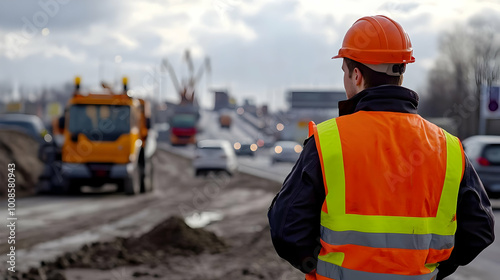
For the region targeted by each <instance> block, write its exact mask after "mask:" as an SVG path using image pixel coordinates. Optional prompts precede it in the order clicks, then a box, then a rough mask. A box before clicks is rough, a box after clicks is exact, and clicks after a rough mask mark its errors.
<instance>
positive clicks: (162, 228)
mask: <svg viewBox="0 0 500 280" xmlns="http://www.w3.org/2000/svg"><path fill="white" fill-rule="evenodd" d="M227 248H228V246H227V245H226V243H225V242H224V241H223V240H221V239H219V238H218V237H217V236H216V235H215V234H214V233H212V232H209V231H206V230H204V229H193V228H190V227H189V226H188V225H186V223H185V222H184V220H183V219H181V218H179V217H171V218H168V219H167V220H165V221H163V222H162V223H160V224H158V225H157V226H156V227H155V228H153V229H152V230H151V231H149V232H147V233H145V234H144V235H142V236H140V237H131V238H116V239H115V240H113V241H111V242H95V243H92V244H90V245H84V246H82V248H81V249H80V250H78V251H76V252H69V253H66V254H64V255H63V256H59V257H58V258H57V259H56V260H55V261H53V262H42V263H41V264H40V267H39V268H31V269H30V270H29V271H28V272H24V273H18V274H15V275H14V274H9V275H8V277H7V279H66V278H65V277H64V276H63V274H61V272H60V270H63V269H67V268H93V269H112V268H115V267H120V266H130V265H141V264H146V265H153V266H155V265H159V264H161V263H167V262H168V260H169V257H172V256H193V255H198V254H201V253H204V252H206V253H210V254H216V253H220V252H223V251H224V250H226V249H227ZM49 276H50V277H49ZM9 277H10V278H9Z"/></svg>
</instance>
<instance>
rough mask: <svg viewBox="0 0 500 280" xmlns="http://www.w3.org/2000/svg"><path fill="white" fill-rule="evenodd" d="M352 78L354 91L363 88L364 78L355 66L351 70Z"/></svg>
mask: <svg viewBox="0 0 500 280" xmlns="http://www.w3.org/2000/svg"><path fill="white" fill-rule="evenodd" d="M352 80H353V82H354V86H355V87H356V92H360V91H362V90H364V89H365V78H364V77H363V74H362V73H361V71H360V70H359V69H358V68H357V67H356V68H354V70H353V71H352Z"/></svg>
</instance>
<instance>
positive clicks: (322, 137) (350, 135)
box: [306, 111, 465, 280]
mask: <svg viewBox="0 0 500 280" xmlns="http://www.w3.org/2000/svg"><path fill="white" fill-rule="evenodd" d="M310 134H314V136H315V141H316V146H317V150H318V153H319V157H320V161H321V167H322V171H323V180H324V185H325V193H326V198H325V202H324V203H323V206H322V213H321V244H322V249H321V251H320V253H319V257H318V259H319V260H318V266H317V270H316V272H315V273H313V274H309V275H307V276H306V279H335V280H358V279H359V280H365V279H370V280H374V279H375V280H378V279H380V280H393V279H394V280H406V279H408V280H431V279H434V277H435V275H436V274H437V272H438V269H436V268H437V266H438V263H439V262H441V261H444V260H446V259H448V258H449V256H450V254H451V251H452V250H453V244H454V234H455V231H456V204H457V197H458V188H459V185H460V181H461V179H462V175H463V170H464V164H465V160H464V153H463V149H462V146H461V144H460V141H459V140H458V139H457V138H456V137H454V136H452V135H450V134H448V133H447V132H446V131H444V130H441V129H440V128H439V127H437V126H435V125H433V124H431V123H429V122H427V121H426V120H424V119H423V118H421V117H420V116H419V115H416V114H407V113H393V112H366V111H360V112H357V113H354V114H351V115H348V116H342V117H339V118H336V119H331V120H328V121H326V122H323V123H321V124H319V125H318V126H316V125H314V124H310Z"/></svg>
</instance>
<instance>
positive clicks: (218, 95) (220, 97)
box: [213, 90, 231, 111]
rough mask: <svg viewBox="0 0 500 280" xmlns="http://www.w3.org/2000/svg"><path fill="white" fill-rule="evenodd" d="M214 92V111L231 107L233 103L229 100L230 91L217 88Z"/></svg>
mask: <svg viewBox="0 0 500 280" xmlns="http://www.w3.org/2000/svg"><path fill="white" fill-rule="evenodd" d="M213 92H214V97H215V102H214V111H219V110H220V109H225V108H231V103H230V102H229V93H228V92H227V90H216V91H213Z"/></svg>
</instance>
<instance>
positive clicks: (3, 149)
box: [0, 130, 43, 197]
mask: <svg viewBox="0 0 500 280" xmlns="http://www.w3.org/2000/svg"><path fill="white" fill-rule="evenodd" d="M38 147H39V144H38V142H36V141H35V140H34V139H33V138H31V137H30V136H28V135H27V134H24V133H22V132H19V131H14V130H0V166H1V167H2V168H0V182H7V179H8V172H9V171H8V170H7V165H8V164H11V163H14V164H15V170H14V175H15V179H16V181H15V184H16V197H22V196H27V195H32V194H34V193H35V185H36V183H37V181H38V176H39V175H40V173H41V172H42V170H43V163H42V162H41V161H40V160H39V159H38ZM6 194H7V188H0V197H5V196H6Z"/></svg>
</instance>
